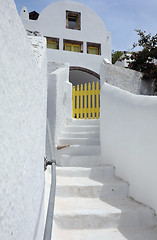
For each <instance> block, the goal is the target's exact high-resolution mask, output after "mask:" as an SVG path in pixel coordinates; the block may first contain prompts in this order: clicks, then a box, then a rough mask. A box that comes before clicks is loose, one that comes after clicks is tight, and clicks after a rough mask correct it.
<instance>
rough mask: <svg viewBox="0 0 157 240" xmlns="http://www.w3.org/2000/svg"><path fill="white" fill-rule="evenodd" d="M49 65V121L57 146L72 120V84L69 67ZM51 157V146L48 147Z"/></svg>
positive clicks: (54, 143) (54, 142)
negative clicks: (59, 137) (60, 135)
mask: <svg viewBox="0 0 157 240" xmlns="http://www.w3.org/2000/svg"><path fill="white" fill-rule="evenodd" d="M55 68H57V66H56V64H55V65H54V64H53V63H51V62H49V63H48V72H49V74H48V105H47V109H48V110H47V111H48V119H49V123H50V128H51V132H52V137H53V139H52V140H53V145H54V146H55V145H57V144H58V142H57V140H58V136H59V134H60V133H61V131H62V129H63V128H64V126H65V125H66V124H67V123H68V121H69V120H70V119H71V118H72V84H71V83H69V65H66V64H64V65H62V64H61V65H58V69H56V70H54V69H55ZM52 69H53V70H52ZM47 155H49V145H47Z"/></svg>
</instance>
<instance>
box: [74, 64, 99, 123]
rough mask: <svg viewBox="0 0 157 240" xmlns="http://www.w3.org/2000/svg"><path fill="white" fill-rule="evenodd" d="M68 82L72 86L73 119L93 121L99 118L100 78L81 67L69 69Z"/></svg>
mask: <svg viewBox="0 0 157 240" xmlns="http://www.w3.org/2000/svg"><path fill="white" fill-rule="evenodd" d="M69 81H70V82H71V83H72V84H73V92H72V109H73V118H77V119H95V118H97V119H98V118H99V116H100V76H99V74H97V73H95V72H93V71H91V70H89V69H86V68H81V67H70V74H69Z"/></svg>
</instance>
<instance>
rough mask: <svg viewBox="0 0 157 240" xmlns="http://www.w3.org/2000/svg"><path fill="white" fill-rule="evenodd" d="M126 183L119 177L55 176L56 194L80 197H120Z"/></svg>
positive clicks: (123, 192) (125, 193)
mask: <svg viewBox="0 0 157 240" xmlns="http://www.w3.org/2000/svg"><path fill="white" fill-rule="evenodd" d="M127 195H128V184H127V183H126V182H124V181H122V180H121V179H119V178H116V179H115V178H112V179H107V180H106V181H104V179H99V180H93V179H89V178H86V177H57V185H56V196H59V197H67V198H68V197H82V198H98V197H100V198H106V199H111V198H122V197H126V196H127Z"/></svg>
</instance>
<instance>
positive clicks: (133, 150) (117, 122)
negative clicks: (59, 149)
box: [100, 83, 157, 212]
mask: <svg viewBox="0 0 157 240" xmlns="http://www.w3.org/2000/svg"><path fill="white" fill-rule="evenodd" d="M156 106H157V98H156V97H154V96H138V95H134V94H131V93H128V92H127V91H124V90H120V89H118V88H116V87H113V86H110V85H109V84H106V83H104V85H103V86H102V88H101V118H100V135H101V152H102V158H103V161H104V162H106V163H109V164H112V165H114V166H115V167H116V175H117V176H120V177H121V178H123V179H124V180H126V181H128V182H129V184H130V196H132V197H133V198H135V199H136V200H138V201H140V202H142V203H145V204H146V205H148V206H150V207H152V208H153V209H155V211H156V212H157V190H156V188H155V185H154V184H155V183H156V181H157V175H156V169H157V161H156V156H157V148H156V141H157V128H156V122H157V113H156Z"/></svg>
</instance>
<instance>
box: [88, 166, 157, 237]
mask: <svg viewBox="0 0 157 240" xmlns="http://www.w3.org/2000/svg"><path fill="white" fill-rule="evenodd" d="M102 174H103V172H101V173H100V174H98V173H97V174H96V170H95V168H92V169H91V172H90V176H89V178H90V179H92V180H94V181H97V182H99V183H102V188H101V190H100V193H99V199H100V201H102V202H105V203H107V204H108V205H109V206H111V207H115V208H117V209H119V210H120V215H119V221H118V223H117V229H118V230H119V232H120V233H121V234H122V235H123V236H124V239H127V240H157V217H156V215H155V212H154V211H153V210H152V209H150V208H149V207H147V206H145V205H144V204H141V203H138V202H136V201H135V200H134V199H132V198H129V197H128V194H129V185H128V183H127V182H125V181H123V180H122V179H120V178H117V177H115V176H114V174H113V175H112V173H111V172H110V173H109V175H105V174H107V171H106V173H105V172H104V175H103V176H102ZM107 211H110V208H108V210H107Z"/></svg>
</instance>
